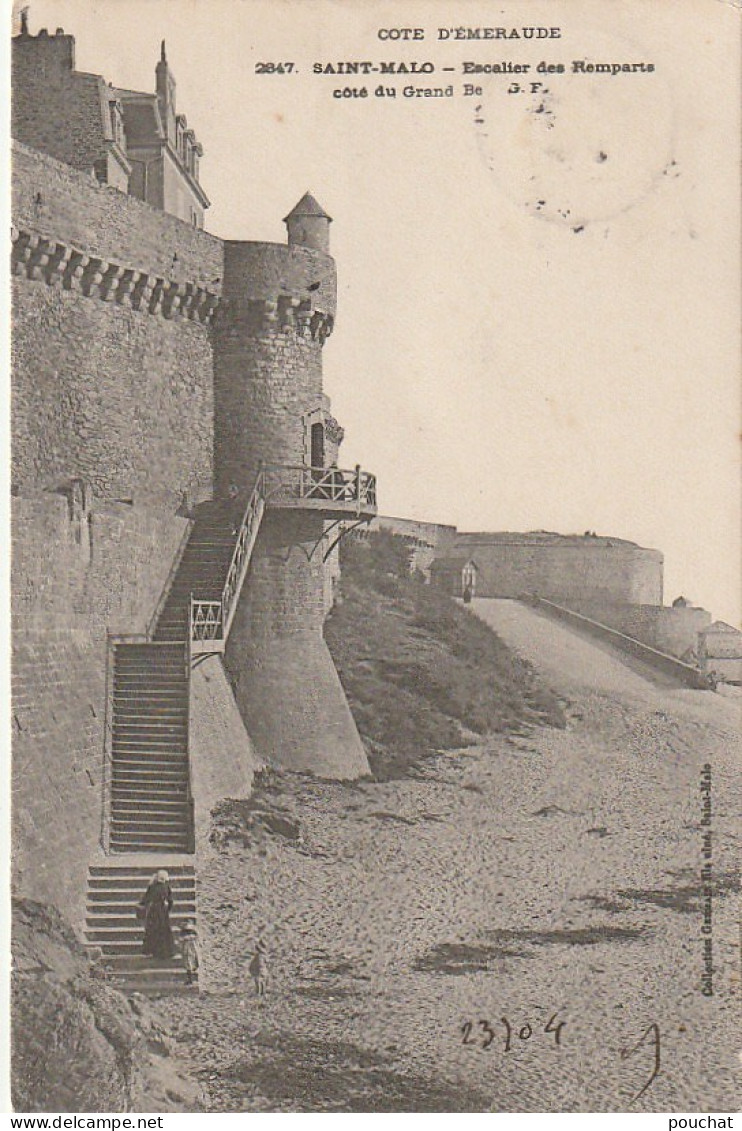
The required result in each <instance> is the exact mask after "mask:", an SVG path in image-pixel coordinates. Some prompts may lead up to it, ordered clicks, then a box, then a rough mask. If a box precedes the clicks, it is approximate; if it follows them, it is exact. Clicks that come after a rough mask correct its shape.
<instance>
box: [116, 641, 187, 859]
mask: <svg viewBox="0 0 742 1131" xmlns="http://www.w3.org/2000/svg"><path fill="white" fill-rule="evenodd" d="M112 730H113V737H112V745H111V765H112V769H111V824H110V841H109V847H110V851H111V852H113V853H119V852H127V853H128V852H191V851H192V839H193V830H192V827H191V826H192V820H191V807H190V802H189V789H188V672H187V670H186V654H185V645H184V644H183V643H180V644H166V645H162V644H158V645H155V644H149V643H141V644H117V645H116V647H115V653H114V668H113V711H112Z"/></svg>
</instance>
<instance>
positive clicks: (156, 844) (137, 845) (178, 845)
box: [109, 837, 188, 856]
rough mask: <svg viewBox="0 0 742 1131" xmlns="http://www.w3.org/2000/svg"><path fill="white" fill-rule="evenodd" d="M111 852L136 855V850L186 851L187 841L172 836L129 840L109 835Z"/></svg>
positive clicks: (147, 851) (149, 851) (150, 851)
mask: <svg viewBox="0 0 742 1131" xmlns="http://www.w3.org/2000/svg"><path fill="white" fill-rule="evenodd" d="M109 848H110V851H111V853H120V854H121V855H126V856H130V855H136V854H137V853H138V852H146V853H148V854H150V853H152V852H187V851H188V841H187V840H185V839H183V840H175V839H173V838H164V837H163V839H162V840H153V839H148V840H143V839H136V840H129V839H127V838H124V837H116V838H114V837H111V841H110V844H109Z"/></svg>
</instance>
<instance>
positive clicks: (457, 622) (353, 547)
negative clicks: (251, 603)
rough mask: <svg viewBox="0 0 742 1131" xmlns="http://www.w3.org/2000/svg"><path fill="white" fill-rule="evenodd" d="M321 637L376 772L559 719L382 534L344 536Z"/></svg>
mask: <svg viewBox="0 0 742 1131" xmlns="http://www.w3.org/2000/svg"><path fill="white" fill-rule="evenodd" d="M341 546H342V554H341V563H342V577H341V583H340V601H339V603H338V604H337V605H336V607H335V608H334V609H333V611H332V613H331V614H330V617H329V618H328V621H327V624H326V628H325V636H326V638H327V643H328V645H329V648H330V651H331V652H332V656H333V659H334V660H335V664H336V666H337V669H338V672H339V673H340V679H341V680H342V683H343V687H344V688H345V691H346V694H347V696H348V702H349V703H350V707H351V710H352V712H353V715H354V718H355V720H356V724H357V726H358V729H359V731H360V733H361V736H362V738H363V739H364V741H365V743H366V745H367V747H368V749H369V756H370V760H371V765H372V769H373V771H374V774H375V776H376V777H377V778H380V779H388V778H392V777H396V776H400V775H402V774H404V773H405V772H406V770H407V769H408V768H409V766H410V765H411V764H414V762H415V761H417V760H418V759H419V758H420V757H423V756H424V755H426V754H429V753H432V752H434V751H435V750H440V749H451V748H455V747H460V746H463V745H466V744H467V742H471V741H476V740H477V739H478V738H479V736H482V735H486V734H487V733H490V732H493V731H507V730H520V729H522V727H523V725H524V724H527V723H534V722H543V723H548V724H550V725H552V726H563V725H564V718H563V714H562V710H561V706H560V704H559V702H558V700H557V698H556V696H555V695H553V693H551V692H550V691H548V690H547V689H546V688H544V687H542V686H540V685H539V683H538V681H537V679H536V677H535V675H534V673H533V670H532V669H531V668H530V666H529V665H528V664H526V663H525V662H524V661H523V660H521V659H519V658H518V657H517V656H515V655H514V654H513V653H512V652H511V651H510V650H509V649H508V648H507V647H506V646H505V644H503V642H502V641H501V640H500V639H499V637H497V636H496V635H495V633H494V632H492V630H491V629H490V628H489V627H488V626H487V625H485V624H484V623H483V622H482V621H480V620H479V619H478V618H477V617H475V616H474V615H473V614H472V613H471V612H469V610H468V609H466V608H464V607H463V606H461V605H458V604H457V603H456V602H454V601H453V600H452V599H451V598H450V597H448V596H447V595H446V594H444V593H440V592H438V591H436V590H434V589H431V588H430V587H429V586H427V585H424V584H423V583H422V581H421V580H420V579H419V578H417V577H411V576H410V573H409V551H408V548H407V546H406V544H405V542H404V540H403V539H401V538H399V537H397V536H396V535H392V534H390V533H388V532H386V531H379V532H375V533H373V534H371V535H370V536H369V538H368V540H367V541H363V542H362V541H350V540H349V541H348V542H346V543H344V544H343V543H341Z"/></svg>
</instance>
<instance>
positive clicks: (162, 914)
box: [139, 870, 175, 958]
mask: <svg viewBox="0 0 742 1131" xmlns="http://www.w3.org/2000/svg"><path fill="white" fill-rule="evenodd" d="M139 906H140V908H141V909H142V913H143V918H144V943H143V945H142V952H143V953H144V954H148V955H151V956H152V958H172V957H173V955H174V954H175V947H174V945H173V932H172V929H171V927H170V912H171V911H172V907H173V893H172V891H171V889H170V877H169V876H168V874H167V872H166V871H164V870H162V871H160V872H157V873H156V874H155V875H154V876H153V877H152V880H151V882H150V885H149V887H148V888H147V890H146V892H145V893H144V895H143V896H142V900H141V903H140V904H139Z"/></svg>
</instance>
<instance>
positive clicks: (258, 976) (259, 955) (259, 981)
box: [250, 939, 268, 997]
mask: <svg viewBox="0 0 742 1131" xmlns="http://www.w3.org/2000/svg"><path fill="white" fill-rule="evenodd" d="M267 957H268V948H267V947H266V945H265V943H264V942H263V940H262V939H258V941H257V942H256V943H255V951H254V953H253V956H252V958H251V959H250V974H251V975H252V980H253V982H254V983H255V993H256V994H257V995H258V997H262V996H263V994H264V993H265V987H266V985H267V982H268V963H267Z"/></svg>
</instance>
